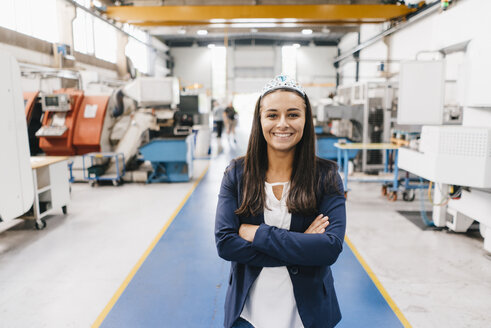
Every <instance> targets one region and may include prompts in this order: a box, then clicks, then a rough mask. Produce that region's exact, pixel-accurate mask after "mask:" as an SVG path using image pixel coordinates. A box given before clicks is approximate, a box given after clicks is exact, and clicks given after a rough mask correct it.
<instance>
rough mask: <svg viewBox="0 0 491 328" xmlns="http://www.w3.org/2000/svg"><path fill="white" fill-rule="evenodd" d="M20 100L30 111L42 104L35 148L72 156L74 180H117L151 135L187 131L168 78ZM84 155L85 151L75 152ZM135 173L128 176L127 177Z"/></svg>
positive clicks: (189, 122) (189, 121)
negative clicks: (94, 90)
mask: <svg viewBox="0 0 491 328" xmlns="http://www.w3.org/2000/svg"><path fill="white" fill-rule="evenodd" d="M25 98H26V99H27V101H26V112H29V113H35V112H36V111H35V110H33V108H34V109H35V108H36V103H39V102H40V105H41V108H42V115H43V116H42V117H43V118H42V127H41V128H40V129H38V130H37V132H36V133H35V136H37V137H39V146H40V148H41V149H42V150H43V151H44V152H45V153H46V154H47V155H65V156H73V158H72V159H73V165H72V172H73V175H74V178H75V179H84V180H86V179H85V178H84V177H87V176H90V177H91V179H90V180H91V181H95V182H98V181H102V180H113V183H116V184H119V183H120V182H121V180H122V176H123V175H124V172H125V171H126V166H127V165H128V164H130V163H135V162H136V158H137V156H138V148H139V147H140V146H141V145H142V144H145V143H147V142H148V141H149V140H150V139H151V138H159V137H167V138H168V137H177V136H182V137H186V136H187V135H189V134H191V133H192V126H193V117H192V115H190V114H187V113H181V112H179V111H178V110H177V107H176V106H177V104H178V103H179V83H178V81H177V79H176V78H172V77H171V78H153V77H141V78H138V79H136V80H133V81H131V82H130V83H128V84H126V85H125V86H123V87H121V88H119V89H116V90H114V91H113V92H112V94H111V93H107V92H106V93H105V94H104V93H102V94H101V93H98V94H94V93H87V92H83V91H81V90H75V89H60V90H56V91H54V92H52V93H43V92H40V93H39V94H38V95H35V93H31V94H26V95H25ZM36 99H37V100H38V101H37V102H36ZM38 107H39V106H38ZM31 116H32V115H31ZM29 120H30V118H29V116H28V121H29ZM32 122H35V120H32ZM33 130H34V127H33ZM149 131H151V133H149ZM33 143H35V142H33ZM99 153H103V155H102V156H98V155H97V154H99ZM86 154H87V155H88V154H91V155H90V156H85V157H83V156H81V155H86ZM111 154H112V155H111ZM84 159H88V160H89V161H90V163H89V162H87V163H85V162H84ZM122 159H123V160H122ZM86 170H88V172H85V171H86ZM94 174H95V175H94ZM143 174H145V175H146V172H143ZM135 176H137V173H135V174H134V175H133V174H129V179H130V180H135ZM139 176H140V175H139ZM136 180H138V181H141V180H142V179H141V178H138V179H136ZM145 180H146V177H145V179H143V181H145Z"/></svg>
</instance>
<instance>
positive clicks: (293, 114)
mask: <svg viewBox="0 0 491 328" xmlns="http://www.w3.org/2000/svg"><path fill="white" fill-rule="evenodd" d="M288 117H298V114H295V113H291V114H288Z"/></svg>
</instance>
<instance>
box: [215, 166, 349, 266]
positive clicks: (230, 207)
mask: <svg viewBox="0 0 491 328" xmlns="http://www.w3.org/2000/svg"><path fill="white" fill-rule="evenodd" d="M230 175H231V174H230V172H229V174H228V175H225V176H224V178H223V180H222V185H221V188H220V194H219V200H218V207H217V214H216V220H215V239H216V245H217V249H218V254H219V256H220V257H222V258H223V259H225V260H228V261H235V262H238V263H244V264H249V265H255V266H262V267H275V266H286V265H307V266H317V265H331V264H333V263H334V262H335V261H336V259H337V257H338V256H339V254H340V253H341V250H342V245H343V239H344V232H345V227H346V211H345V199H344V196H342V195H324V197H323V199H322V201H321V204H320V206H319V211H320V213H321V214H319V215H318V216H317V217H316V219H315V220H314V221H313V222H312V224H311V225H310V226H309V228H308V229H307V230H306V231H305V232H303V233H300V232H293V231H289V230H285V229H280V228H276V227H272V226H269V225H267V224H261V225H259V226H255V225H249V224H241V223H240V221H239V218H238V216H237V215H235V213H234V210H235V209H236V208H238V206H237V196H236V193H235V188H236V186H235V185H234V183H233V182H232V181H231V178H230ZM339 182H340V181H339ZM340 183H341V182H340ZM341 190H342V185H341Z"/></svg>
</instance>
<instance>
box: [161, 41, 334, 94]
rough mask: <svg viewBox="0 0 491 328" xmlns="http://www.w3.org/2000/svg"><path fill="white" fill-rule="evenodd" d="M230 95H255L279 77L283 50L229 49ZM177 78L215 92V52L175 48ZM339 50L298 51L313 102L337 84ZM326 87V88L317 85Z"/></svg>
mask: <svg viewBox="0 0 491 328" xmlns="http://www.w3.org/2000/svg"><path fill="white" fill-rule="evenodd" d="M227 51H228V53H227V61H228V63H227V65H228V67H227V79H228V91H229V94H234V93H254V92H258V91H260V90H261V89H262V88H263V86H264V85H265V84H266V83H267V82H268V81H269V80H271V78H273V77H274V76H275V75H277V74H280V73H281V47H277V46H241V47H228V48H227ZM170 53H171V55H172V57H173V58H174V65H175V66H174V76H176V77H178V78H179V80H180V81H181V84H182V85H190V84H193V83H200V84H203V86H204V87H205V88H207V89H209V88H211V50H210V49H208V48H206V47H195V48H193V47H191V48H178V47H176V48H171V50H170ZM336 55H337V48H336V47H300V48H299V49H297V79H298V80H299V82H300V83H302V84H307V85H311V86H310V87H306V89H307V92H308V94H309V96H310V98H311V100H313V99H314V100H315V99H317V98H320V97H326V96H327V95H328V94H329V92H330V91H332V90H334V87H331V88H326V87H325V84H326V83H330V84H332V85H334V84H335V83H336V71H335V69H334V67H333V65H332V59H333V58H334V57H335V56H336ZM321 84H322V85H323V86H322V87H319V86H315V85H321Z"/></svg>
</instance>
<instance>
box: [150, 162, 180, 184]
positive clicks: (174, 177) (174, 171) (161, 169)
mask: <svg viewBox="0 0 491 328" xmlns="http://www.w3.org/2000/svg"><path fill="white" fill-rule="evenodd" d="M152 167H153V172H152V173H151V174H150V176H149V177H148V179H147V183H157V182H188V181H189V170H188V164H187V163H186V162H152Z"/></svg>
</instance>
